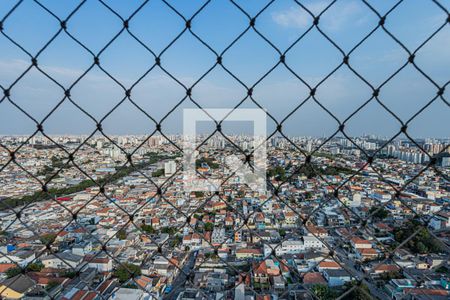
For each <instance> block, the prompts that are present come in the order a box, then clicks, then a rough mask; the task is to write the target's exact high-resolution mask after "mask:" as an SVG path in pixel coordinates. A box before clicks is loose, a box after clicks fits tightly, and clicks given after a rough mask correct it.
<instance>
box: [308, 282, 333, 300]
mask: <svg viewBox="0 0 450 300" xmlns="http://www.w3.org/2000/svg"><path fill="white" fill-rule="evenodd" d="M312 292H313V293H314V295H315V296H316V297H317V298H318V299H320V300H331V299H335V298H336V297H337V293H336V292H335V291H334V290H333V289H331V288H329V287H328V286H327V285H324V284H316V285H314V286H313V287H312Z"/></svg>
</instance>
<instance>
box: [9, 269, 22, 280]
mask: <svg viewBox="0 0 450 300" xmlns="http://www.w3.org/2000/svg"><path fill="white" fill-rule="evenodd" d="M20 273H22V269H21V268H19V267H15V268H11V269H8V270H7V271H6V273H5V274H6V277H7V278H12V277H14V276H17V275H19V274H20Z"/></svg>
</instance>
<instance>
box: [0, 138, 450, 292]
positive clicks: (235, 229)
mask: <svg viewBox="0 0 450 300" xmlns="http://www.w3.org/2000/svg"><path fill="white" fill-rule="evenodd" d="M199 139H200V140H201V141H203V140H205V139H206V142H205V143H204V144H203V145H202V146H201V147H200V148H199V149H198V150H199V151H198V152H199V155H198V157H197V159H196V171H197V173H198V175H199V176H201V177H204V178H221V179H223V183H222V185H221V188H220V191H218V192H203V191H193V192H190V193H187V192H185V191H184V190H183V176H182V171H181V169H182V159H183V157H182V152H181V151H180V149H181V141H182V136H180V135H171V136H160V135H159V136H152V137H150V138H147V137H144V136H137V135H134V136H131V135H130V136H111V137H105V136H93V137H90V138H88V137H87V136H50V137H44V136H36V137H33V138H28V137H25V136H3V137H1V145H2V147H1V152H0V167H1V170H2V171H1V172H0V183H1V184H0V199H1V200H0V208H1V210H0V234H1V235H0V241H1V244H0V295H1V297H3V298H8V299H18V298H25V299H53V298H54V299H66V300H68V299H77V300H80V299H87V300H92V299H105V298H111V299H127V300H130V299H179V300H188V299H236V300H250V299H252V300H260V299H264V300H266V299H267V300H269V299H335V298H337V297H340V296H341V297H342V298H343V299H371V298H378V299H404V298H406V299H449V298H450V265H449V254H450V251H449V245H450V240H449V232H448V228H449V227H450V209H449V203H450V182H449V180H448V178H449V175H450V148H449V147H448V145H449V142H450V141H449V140H448V138H447V139H439V138H424V139H416V140H414V142H413V141H410V140H408V139H406V138H405V139H398V138H397V139H393V140H390V139H388V138H384V137H379V136H371V135H366V136H361V137H351V138H347V137H344V136H335V137H333V138H331V139H327V138H319V137H294V136H292V137H289V139H285V138H283V137H281V136H274V137H271V138H270V139H269V140H268V141H267V157H268V166H267V183H268V184H267V191H254V190H251V189H250V188H249V187H248V186H246V185H245V184H243V183H242V182H240V180H239V177H238V176H236V175H235V171H236V170H230V169H227V167H226V164H225V163H224V158H225V157H227V156H229V155H231V154H234V155H237V156H239V157H240V158H242V159H243V160H245V158H246V157H247V156H249V154H251V153H252V151H253V149H254V147H253V143H252V139H251V138H249V137H248V136H245V135H232V136H227V138H224V136H222V135H214V136H212V137H209V138H208V136H203V137H199ZM13 149H14V151H12V150H13Z"/></svg>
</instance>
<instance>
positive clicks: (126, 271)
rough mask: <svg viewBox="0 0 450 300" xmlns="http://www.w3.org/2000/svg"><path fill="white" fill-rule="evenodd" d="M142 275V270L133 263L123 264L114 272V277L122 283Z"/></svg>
mask: <svg viewBox="0 0 450 300" xmlns="http://www.w3.org/2000/svg"><path fill="white" fill-rule="evenodd" d="M141 274H142V271H141V268H140V267H139V266H137V265H134V264H131V263H123V264H121V265H120V266H119V267H118V268H117V269H116V270H115V271H114V276H115V277H117V279H119V281H120V283H124V282H127V281H128V280H129V279H130V278H132V277H135V276H139V275H141Z"/></svg>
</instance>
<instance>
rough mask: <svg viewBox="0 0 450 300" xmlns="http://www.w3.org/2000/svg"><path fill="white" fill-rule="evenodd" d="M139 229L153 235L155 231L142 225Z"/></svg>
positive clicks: (151, 227) (150, 226)
mask: <svg viewBox="0 0 450 300" xmlns="http://www.w3.org/2000/svg"><path fill="white" fill-rule="evenodd" d="M141 229H142V230H143V231H144V232H146V233H148V234H155V233H156V230H155V228H153V226H152V225H147V224H142V225H141Z"/></svg>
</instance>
